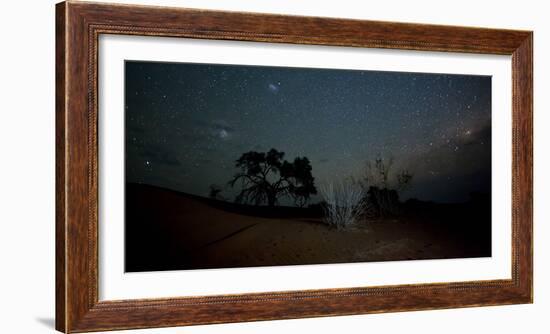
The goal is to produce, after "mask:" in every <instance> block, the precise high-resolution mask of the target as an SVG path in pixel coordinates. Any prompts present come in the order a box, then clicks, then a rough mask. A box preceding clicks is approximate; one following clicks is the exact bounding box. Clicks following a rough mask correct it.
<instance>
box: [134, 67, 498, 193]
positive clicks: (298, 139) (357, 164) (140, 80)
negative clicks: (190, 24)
mask: <svg viewBox="0 0 550 334" xmlns="http://www.w3.org/2000/svg"><path fill="white" fill-rule="evenodd" d="M125 84H126V87H125V89H126V90H125V92H126V93H125V94H126V106H125V108H126V116H125V118H126V180H127V182H138V183H145V184H151V185H156V186H161V187H166V188H170V189H174V190H179V191H183V192H186V193H191V194H195V195H200V196H206V195H207V194H208V189H209V186H210V185H211V184H217V185H220V186H223V187H224V190H223V192H222V195H223V196H224V197H226V198H228V199H233V198H234V196H235V195H236V193H237V190H238V188H236V189H235V190H232V189H231V188H230V187H227V186H226V184H227V182H228V181H229V180H230V179H231V177H232V176H233V175H234V174H235V173H236V172H237V169H236V168H235V160H236V159H238V158H239V157H240V155H241V154H242V153H245V152H248V151H251V150H254V151H267V150H269V149H270V148H275V149H277V150H279V151H283V152H285V158H286V159H287V160H289V161H292V160H294V158H295V157H297V156H300V157H301V156H306V157H307V158H309V160H310V161H311V165H312V167H313V170H312V173H313V176H314V177H315V183H316V185H317V186H319V185H320V184H322V183H325V182H328V181H336V180H341V179H343V178H346V177H350V176H354V177H357V176H358V175H360V174H361V171H362V170H364V165H365V162H366V161H367V160H372V159H374V158H375V157H376V156H379V155H381V156H382V157H386V158H387V157H390V156H391V157H393V158H394V161H395V163H394V168H395V170H399V169H402V168H406V169H408V170H409V171H410V172H412V174H413V180H412V183H411V186H410V187H409V188H408V190H406V191H405V192H404V193H403V194H401V199H407V198H418V199H421V200H432V201H436V202H459V201H465V200H467V199H468V198H469V194H470V193H471V192H485V193H490V189H491V77H489V76H473V75H446V74H424V73H403V72H378V71H357V70H353V71H351V70H339V69H338V70H333V69H304V68H285V67H264V66H235V65H211V64H188V63H157V62H139V61H127V62H126V74H125ZM318 200H319V198H318V197H313V198H312V200H311V202H316V201H318Z"/></svg>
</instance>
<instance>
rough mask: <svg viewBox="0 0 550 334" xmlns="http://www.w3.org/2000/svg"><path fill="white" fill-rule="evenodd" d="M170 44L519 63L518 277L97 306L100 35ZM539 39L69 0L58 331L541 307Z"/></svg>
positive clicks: (515, 155)
mask: <svg viewBox="0 0 550 334" xmlns="http://www.w3.org/2000/svg"><path fill="white" fill-rule="evenodd" d="M102 34H115V35H139V36H167V37H180V38H195V39H214V40H240V41H255V42H268V43H292V44H311V45H329V46H347V47H358V48H384V49H401V50H417V51H440V52H460V53H473V54H496V55H510V56H511V57H512V78H511V80H512V101H510V103H511V105H512V207H511V208H507V209H508V210H511V217H512V227H511V232H512V236H511V240H512V246H511V249H512V256H511V263H510V266H511V268H512V269H511V273H512V277H511V279H498V280H484V281H464V282H453V283H427V284H407V285H393V286H372V287H369V286H359V287H355V288H334V289H321V290H300V291H284V292H265V293H249V294H224V295H216V296H205V297H191V296H190V297H173V298H163V299H133V300H116V301H100V300H99V298H98V235H99V234H98V186H99V185H98V177H97V175H98V120H97V115H98V98H97V96H98V79H97V77H98V56H99V55H98V39H99V36H100V35H102ZM532 76H533V35H532V32H530V31H516V30H499V29H483V28H469V27H451V26H438V25H421V24H408V23H394V22H377V21H358V20H346V19H332V18H316V17H297V16H281V15H266V14H252V13H236V12H221V11H203V10H196V9H181V8H163V7H147V6H133V5H131V6H129V5H113V4H100V3H86V2H78V1H66V2H63V3H59V4H58V5H57V7H56V156H57V157H56V329H57V330H59V331H63V332H67V333H68V332H86V331H99V330H120V329H130V328H149V327H166V326H181V325H193V324H211V323H224V322H240V321H256V320H269V319H289V318H302V317H320V316H334V315H351V314H365V313H380V312H397V311H410V310H429V309H442V308H454V307H473V306H488V305H505V304H520V303H531V302H532V300H533V250H532V245H533V242H532V240H533V239H532V187H533V171H532V163H533V137H532V126H533V118H532V113H533V95H532V94H533V78H532Z"/></svg>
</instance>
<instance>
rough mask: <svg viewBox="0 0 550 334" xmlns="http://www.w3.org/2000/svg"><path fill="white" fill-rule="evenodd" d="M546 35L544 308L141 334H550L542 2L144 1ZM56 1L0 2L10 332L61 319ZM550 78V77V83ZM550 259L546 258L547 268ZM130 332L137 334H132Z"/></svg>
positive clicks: (539, 271) (539, 50) (1, 237)
mask: <svg viewBox="0 0 550 334" xmlns="http://www.w3.org/2000/svg"><path fill="white" fill-rule="evenodd" d="M132 2H135V3H150V4H166V3H171V4H172V5H174V4H175V5H180V6H187V7H197V8H213V9H214V8H216V9H227V10H242V11H256V12H273V13H283V14H300V15H317V16H336V17H350V18H362V19H375V20H394V21H408V22H420V23H439V24H452V25H469V26H486V27H500V28H512V29H513V28H516V29H520V28H523V29H530V30H534V31H535V147H536V148H539V149H538V150H535V182H536V184H535V304H533V305H518V306H499V307H484V308H472V309H453V310H438V311H422V312H406V313H392V314H378V315H365V316H348V317H332V318H319V319H303V320H285V321H271V322H257V323H241V324H229V325H211V326H197V327H189V328H171V329H158V330H142V331H135V332H136V333H140V332H142V333H244V334H246V333H258V332H261V333H280V332H285V331H290V332H313V331H315V332H317V333H334V332H342V331H343V332H346V333H365V332H372V333H377V332H382V331H383V332H385V333H395V332H405V331H406V332H407V333H441V332H445V333H464V332H472V333H478V332H496V333H517V332H526V333H546V332H547V331H548V324H547V321H546V320H547V319H545V316H546V315H547V314H548V310H549V309H550V283H549V282H550V270H549V269H548V267H547V266H545V263H547V262H548V258H547V256H548V255H550V252H549V251H550V243H549V242H548V240H546V239H545V238H549V237H550V233H549V231H550V229H549V227H548V224H547V222H548V220H549V219H550V212H549V210H550V206H549V205H545V204H546V203H545V198H546V196H547V195H548V194H547V191H548V190H547V189H548V187H550V177H549V174H548V173H547V172H545V171H548V170H550V164H549V163H550V159H549V158H548V157H547V154H545V153H546V151H547V150H545V147H546V146H547V145H545V143H548V142H550V131H548V130H547V129H546V127H548V126H549V125H550V116H549V114H548V112H546V111H548V110H549V109H550V96H549V94H547V90H548V87H550V78H549V77H548V73H550V68H549V65H550V45H549V44H548V42H547V41H548V40H550V23H548V20H547V18H546V15H545V13H547V12H548V10H547V9H546V8H545V2H543V1H529V0H524V1H522V2H521V4H518V3H517V1H516V2H511V1H502V0H501V1H483V2H481V1H469V0H464V1H460V2H458V1H457V2H443V1H406V0H403V1H389V0H388V1H374V2H359V1H352V0H339V1H319V0H317V1H315V0H302V1H292V0H286V1H283V0H264V1H257V0H250V1H245V0H242V1H214V0H202V1H198V0H197V1H160V0H157V1H154V0H149V1H137V0H133V1H132ZM54 3H55V1H49V0H35V1H30V0H29V1H24V2H23V1H21V2H15V1H12V2H3V3H2V4H0V25H1V26H0V28H1V29H0V31H1V37H2V38H1V41H2V51H0V85H1V86H0V92H1V93H0V154H1V155H0V266H1V267H0V268H2V269H1V273H2V275H0V314H1V316H0V319H1V321H0V332H5V333H51V332H53V317H54V204H55V201H54V149H55V144H54V142H55V140H54V75H55V70H54V68H55V67H54V66H55V64H54V63H55V61H54ZM544 74H546V75H544ZM545 257H546V259H545ZM127 333H130V332H127Z"/></svg>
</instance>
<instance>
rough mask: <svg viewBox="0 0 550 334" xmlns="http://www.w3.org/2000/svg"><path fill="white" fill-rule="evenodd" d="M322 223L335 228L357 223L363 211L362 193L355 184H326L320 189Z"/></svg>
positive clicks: (349, 182) (348, 182) (359, 187)
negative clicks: (322, 205) (323, 202)
mask: <svg viewBox="0 0 550 334" xmlns="http://www.w3.org/2000/svg"><path fill="white" fill-rule="evenodd" d="M320 190H321V196H322V197H323V200H324V201H325V205H324V207H323V211H324V218H323V219H324V221H325V222H326V223H327V224H328V225H330V226H334V227H336V228H339V229H340V228H346V227H349V226H351V225H354V224H355V223H357V222H358V221H359V219H360V217H361V216H362V215H363V213H364V211H365V208H366V206H365V201H364V197H365V196H364V195H365V194H364V192H363V189H362V188H361V186H360V185H359V184H357V183H355V182H351V181H347V182H337V183H332V182H330V183H327V184H325V185H324V186H322V187H321V189H320Z"/></svg>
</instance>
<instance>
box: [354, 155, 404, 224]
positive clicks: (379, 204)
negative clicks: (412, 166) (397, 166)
mask: <svg viewBox="0 0 550 334" xmlns="http://www.w3.org/2000/svg"><path fill="white" fill-rule="evenodd" d="M393 163H394V160H393V158H392V157H390V158H387V159H384V158H382V156H381V155H378V156H377V157H376V158H375V159H374V160H373V161H367V163H366V164H365V169H364V174H363V176H362V179H360V180H359V183H360V184H361V186H362V187H363V190H364V191H365V193H366V194H367V199H366V202H367V209H366V210H365V212H366V214H367V216H386V215H393V214H396V213H398V212H399V194H398V192H400V191H403V190H405V189H406V188H407V187H408V186H409V185H410V183H411V181H412V177H413V175H412V174H411V173H410V172H409V171H408V170H406V169H402V170H399V171H397V172H394V171H393Z"/></svg>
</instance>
